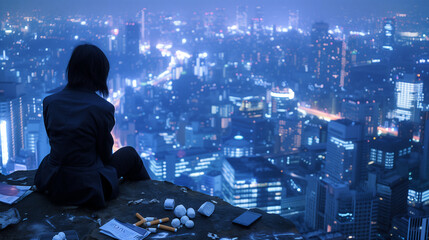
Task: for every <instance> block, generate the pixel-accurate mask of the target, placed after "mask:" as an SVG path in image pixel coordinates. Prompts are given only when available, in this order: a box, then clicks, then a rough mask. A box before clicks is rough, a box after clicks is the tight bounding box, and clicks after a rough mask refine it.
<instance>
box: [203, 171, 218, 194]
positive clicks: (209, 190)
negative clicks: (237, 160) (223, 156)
mask: <svg viewBox="0 0 429 240" xmlns="http://www.w3.org/2000/svg"><path fill="white" fill-rule="evenodd" d="M199 189H200V192H203V193H205V194H207V195H209V196H217V197H221V196H222V173H221V172H220V171H218V170H213V171H210V172H208V173H206V174H204V175H203V176H202V177H201V182H200V185H199Z"/></svg>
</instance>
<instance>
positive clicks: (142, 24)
mask: <svg viewBox="0 0 429 240" xmlns="http://www.w3.org/2000/svg"><path fill="white" fill-rule="evenodd" d="M144 10H145V9H142V10H141V25H140V35H141V37H140V44H141V45H142V44H143V43H144V40H145V36H144V32H145V13H144Z"/></svg>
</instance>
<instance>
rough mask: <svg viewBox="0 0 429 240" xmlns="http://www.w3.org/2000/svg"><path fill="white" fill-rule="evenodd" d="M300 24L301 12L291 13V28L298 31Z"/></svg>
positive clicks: (292, 11)
mask: <svg viewBox="0 0 429 240" xmlns="http://www.w3.org/2000/svg"><path fill="white" fill-rule="evenodd" d="M298 24H299V10H290V11H289V27H291V28H292V29H295V30H297V29H298Z"/></svg>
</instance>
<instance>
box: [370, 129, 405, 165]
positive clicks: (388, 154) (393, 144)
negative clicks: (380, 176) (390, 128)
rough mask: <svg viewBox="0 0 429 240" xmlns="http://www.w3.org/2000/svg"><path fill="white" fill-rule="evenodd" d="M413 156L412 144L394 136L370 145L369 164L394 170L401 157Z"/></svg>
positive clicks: (383, 138)
mask: <svg viewBox="0 0 429 240" xmlns="http://www.w3.org/2000/svg"><path fill="white" fill-rule="evenodd" d="M410 154H411V143H410V142H409V141H406V140H404V139H401V138H398V137H392V136H383V137H379V138H377V139H376V140H374V141H372V142H371V143H370V157H369V164H375V165H378V166H381V167H382V168H385V169H393V168H394V167H395V165H396V164H397V161H398V159H399V158H400V157H405V156H409V155H410Z"/></svg>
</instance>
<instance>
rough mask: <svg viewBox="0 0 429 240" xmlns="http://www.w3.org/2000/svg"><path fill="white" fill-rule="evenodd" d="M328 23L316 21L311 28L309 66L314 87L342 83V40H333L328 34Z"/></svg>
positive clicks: (340, 84) (339, 84)
mask: <svg viewBox="0 0 429 240" xmlns="http://www.w3.org/2000/svg"><path fill="white" fill-rule="evenodd" d="M328 31H329V25H328V24H327V23H325V22H316V23H314V24H313V26H312V29H311V44H310V47H311V55H310V59H309V66H310V69H311V71H312V74H313V77H314V78H315V84H316V87H320V88H323V87H326V85H338V86H342V85H344V76H345V75H344V74H345V73H344V72H343V78H342V75H341V70H342V59H343V57H342V54H343V51H342V48H343V45H344V44H343V42H341V41H338V40H335V39H334V38H333V36H332V35H331V34H329V32H328Z"/></svg>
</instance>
